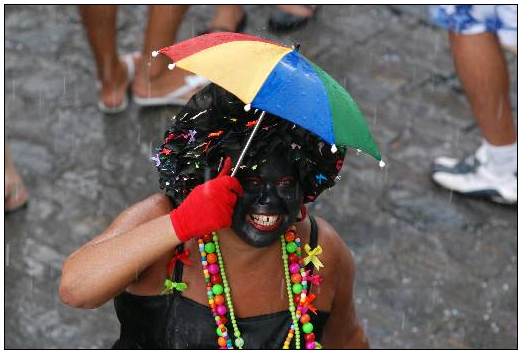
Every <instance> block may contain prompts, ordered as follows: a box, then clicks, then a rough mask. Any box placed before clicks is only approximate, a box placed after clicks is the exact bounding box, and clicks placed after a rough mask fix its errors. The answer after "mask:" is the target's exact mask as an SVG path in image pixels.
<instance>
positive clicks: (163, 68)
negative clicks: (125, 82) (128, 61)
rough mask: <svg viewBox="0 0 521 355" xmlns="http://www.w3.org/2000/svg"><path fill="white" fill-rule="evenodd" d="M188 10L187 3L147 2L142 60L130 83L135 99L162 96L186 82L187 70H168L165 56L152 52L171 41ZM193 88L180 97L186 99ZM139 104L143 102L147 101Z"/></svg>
mask: <svg viewBox="0 0 521 355" xmlns="http://www.w3.org/2000/svg"><path fill="white" fill-rule="evenodd" d="M187 9H188V5H150V7H149V18H148V25H147V29H146V35H145V41H144V44H143V55H142V60H141V61H140V62H139V63H138V66H137V70H136V77H135V80H134V83H133V85H132V90H133V93H134V98H136V96H137V97H138V98H141V99H145V100H146V98H157V97H162V96H164V95H168V94H170V93H171V92H172V91H175V90H176V89H177V88H179V87H181V86H183V85H185V77H186V76H187V75H189V74H190V73H189V72H187V71H185V70H182V69H179V68H175V69H174V70H169V69H168V64H169V61H168V60H167V57H166V56H163V55H158V56H157V57H155V58H153V57H152V55H151V53H152V51H155V50H159V49H161V48H163V47H167V46H170V45H172V44H174V42H175V39H176V35H177V31H178V29H179V27H180V26H181V23H182V21H183V17H184V14H185V12H186V10H187ZM196 91H197V90H193V91H189V92H188V93H187V94H185V95H182V98H183V99H186V100H188V99H189V98H190V97H191V96H192V95H193V94H194V93H195V92H196ZM138 103H140V104H144V105H146V102H145V103H141V101H140V102H138Z"/></svg>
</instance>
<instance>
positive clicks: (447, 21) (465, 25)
mask: <svg viewBox="0 0 521 355" xmlns="http://www.w3.org/2000/svg"><path fill="white" fill-rule="evenodd" d="M429 12H430V17H431V20H432V21H434V22H435V23H436V24H437V25H438V26H440V27H442V28H444V29H447V30H450V31H453V32H455V33H460V34H468V35H472V34H478V33H483V32H493V33H495V34H496V35H497V36H498V37H499V40H500V42H501V43H502V44H503V45H505V46H509V47H517V5H431V6H430V7H429Z"/></svg>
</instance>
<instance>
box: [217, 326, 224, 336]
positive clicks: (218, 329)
mask: <svg viewBox="0 0 521 355" xmlns="http://www.w3.org/2000/svg"><path fill="white" fill-rule="evenodd" d="M217 335H218V336H220V337H222V336H223V332H221V328H217Z"/></svg>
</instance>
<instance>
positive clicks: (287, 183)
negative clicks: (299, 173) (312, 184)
mask: <svg viewBox="0 0 521 355" xmlns="http://www.w3.org/2000/svg"><path fill="white" fill-rule="evenodd" d="M294 183H295V179H293V177H291V176H285V177H283V178H282V179H280V180H279V181H278V182H277V187H282V188H286V187H292V186H293V184H294Z"/></svg>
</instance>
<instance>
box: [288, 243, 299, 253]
mask: <svg viewBox="0 0 521 355" xmlns="http://www.w3.org/2000/svg"><path fill="white" fill-rule="evenodd" d="M286 250H287V251H288V253H293V252H295V250H297V244H295V242H289V243H288V244H287V245H286Z"/></svg>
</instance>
